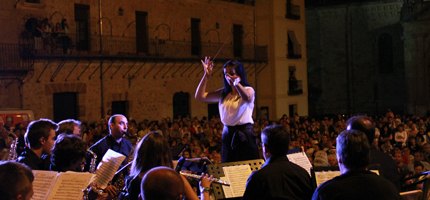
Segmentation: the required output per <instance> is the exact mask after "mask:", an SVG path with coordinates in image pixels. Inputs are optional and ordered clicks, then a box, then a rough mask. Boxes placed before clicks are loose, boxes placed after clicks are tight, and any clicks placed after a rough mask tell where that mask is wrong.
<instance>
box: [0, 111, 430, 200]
mask: <svg viewBox="0 0 430 200" xmlns="http://www.w3.org/2000/svg"><path fill="white" fill-rule="evenodd" d="M350 117H353V115H350V116H345V115H340V114H339V115H338V116H337V117H331V118H329V117H324V118H321V119H318V118H311V117H299V116H298V115H296V116H295V117H292V118H289V117H287V116H286V115H284V116H283V117H282V118H281V119H279V120H278V121H268V120H264V119H256V120H255V123H254V124H253V127H254V131H255V133H256V134H257V142H258V144H259V149H260V158H261V159H264V155H263V150H262V149H263V147H262V145H261V136H260V135H261V133H262V131H263V130H264V128H265V127H268V126H270V125H273V124H278V125H280V126H282V127H284V128H285V130H286V131H287V132H288V135H289V137H290V138H289V141H290V142H289V147H288V148H289V149H296V148H303V151H304V152H306V154H307V156H308V158H309V160H310V161H311V163H312V165H313V166H337V165H338V161H337V157H336V138H337V136H338V135H339V134H340V133H341V132H342V131H344V130H346V129H347V120H348V119H349V118H350ZM368 117H369V118H370V119H371V120H372V123H373V124H372V125H373V126H374V127H376V129H375V133H374V139H373V143H372V144H371V145H373V146H374V148H376V149H377V150H378V151H380V152H381V153H384V154H387V155H390V156H391V157H392V159H393V160H394V162H395V164H396V165H397V169H398V172H399V174H400V180H403V179H405V178H407V177H409V176H412V175H414V174H420V173H422V172H424V171H429V170H430V139H429V138H430V137H429V132H430V129H428V128H430V126H429V125H430V120H429V118H420V117H418V116H406V115H404V116H400V115H394V114H393V113H392V112H391V111H389V112H387V114H386V115H385V116H368ZM39 121H40V120H39ZM42 121H43V120H42ZM43 123H45V124H44V125H43V127H42V128H40V127H39V129H49V130H52V131H51V132H49V131H48V133H49V134H46V133H45V135H43V134H44V133H42V132H41V133H39V135H36V136H34V137H33V138H32V137H28V138H25V137H24V134H25V133H26V131H27V132H28V131H29V130H27V128H26V127H24V126H23V124H16V126H15V127H14V128H13V129H12V130H6V129H4V128H3V126H1V127H0V128H1V130H0V133H1V134H0V148H1V149H0V150H1V151H0V152H1V154H0V158H1V160H6V159H7V157H8V154H9V147H10V144H11V142H12V140H13V137H12V135H9V133H10V132H8V131H11V132H13V133H14V134H15V135H16V136H17V137H18V145H17V155H18V156H19V157H18V161H20V162H22V163H26V160H31V161H32V162H31V163H33V164H34V165H33V166H29V167H30V168H31V169H47V168H48V169H50V170H53V171H59V172H61V171H70V170H71V171H82V170H83V165H84V162H83V160H84V158H85V156H86V150H87V149H88V148H89V147H91V146H93V145H94V144H97V143H98V142H99V141H100V140H101V139H102V138H104V137H105V136H108V135H110V134H111V131H112V130H111V129H112V128H113V127H112V125H111V123H110V121H108V120H106V119H101V120H100V121H99V122H92V123H87V122H82V123H81V122H79V121H76V120H64V121H62V122H60V123H58V125H57V124H56V123H53V122H52V121H50V120H45V121H43ZM41 126H42V125H41ZM223 127H224V126H223V124H222V123H221V121H220V119H219V118H216V117H214V118H212V119H207V118H205V117H204V118H202V119H199V118H197V117H194V118H192V119H191V118H189V117H184V118H181V117H179V118H177V119H173V120H171V118H170V117H167V118H162V119H160V120H159V121H157V120H155V121H150V120H147V119H144V120H142V121H139V122H137V121H136V120H135V119H129V121H128V127H127V128H126V131H127V132H126V134H125V138H126V139H127V140H128V141H129V142H130V143H131V144H132V146H133V147H134V146H136V144H138V143H139V142H140V141H141V140H142V139H144V138H145V136H147V135H148V134H150V133H153V132H158V134H159V135H161V137H162V138H163V140H164V142H165V143H166V144H168V145H169V148H170V149H171V150H172V149H185V150H184V151H182V152H181V151H179V152H180V154H178V155H171V156H172V157H173V158H175V157H180V156H183V157H184V158H201V157H207V158H208V159H210V160H211V161H212V162H213V163H221V138H222V135H221V134H222V130H223ZM32 128H34V129H38V128H37V127H32ZM372 134H373V133H372ZM24 141H25V142H24ZM143 142H144V141H143ZM63 143H65V144H67V145H62V144H63ZM141 143H142V142H141ZM25 144H28V145H25ZM137 146H139V145H137ZM29 149H31V150H32V151H29ZM51 152H52V156H50V158H49V159H43V156H46V155H47V154H51ZM66 152H73V153H71V155H73V156H72V157H68V160H67V161H66V160H63V158H64V157H65V156H64V155H69V154H70V153H66ZM171 152H172V153H173V152H174V151H173V150H172V151H171ZM179 152H178V153H179ZM134 154H135V155H138V154H137V152H135V153H134ZM70 159H72V161H70ZM42 160H43V161H42ZM160 166H167V167H169V168H172V166H171V165H160ZM153 167H156V166H152V168H153ZM149 169H150V168H149ZM131 171H133V170H131ZM147 171H148V170H143V171H139V173H140V178H142V177H143V176H144V175H145V174H146V172H147ZM399 182H400V181H399ZM410 183H411V180H408V181H401V184H402V188H404V189H402V190H413V189H415V188H416V186H411V187H408V184H410ZM185 186H187V184H185ZM191 186H192V188H193V189H194V191H195V192H196V191H197V188H198V183H197V184H195V183H191ZM398 189H400V188H398ZM186 195H187V193H186V192H185V196H186Z"/></svg>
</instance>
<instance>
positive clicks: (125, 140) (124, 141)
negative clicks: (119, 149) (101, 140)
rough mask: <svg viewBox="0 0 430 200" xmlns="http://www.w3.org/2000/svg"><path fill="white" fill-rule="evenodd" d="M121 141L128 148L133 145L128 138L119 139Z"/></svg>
mask: <svg viewBox="0 0 430 200" xmlns="http://www.w3.org/2000/svg"><path fill="white" fill-rule="evenodd" d="M121 143H122V144H124V145H126V146H127V147H128V148H130V149H131V148H132V147H133V144H131V142H130V141H129V140H127V139H125V138H123V139H122V140H121Z"/></svg>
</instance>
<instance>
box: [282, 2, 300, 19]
mask: <svg viewBox="0 0 430 200" xmlns="http://www.w3.org/2000/svg"><path fill="white" fill-rule="evenodd" d="M286 13H287V14H285V18H287V19H293V20H300V6H298V5H294V4H291V3H287V5H286Z"/></svg>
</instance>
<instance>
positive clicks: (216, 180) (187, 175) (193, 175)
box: [179, 172, 230, 186]
mask: <svg viewBox="0 0 430 200" xmlns="http://www.w3.org/2000/svg"><path fill="white" fill-rule="evenodd" d="M179 173H180V174H181V175H183V176H185V177H189V178H193V179H197V180H200V179H201V178H202V176H200V175H196V174H190V173H184V172H179ZM214 179H215V181H214V183H219V184H221V185H225V186H230V183H228V182H227V181H223V180H220V179H217V178H214Z"/></svg>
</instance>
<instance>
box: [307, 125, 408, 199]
mask: <svg viewBox="0 0 430 200" xmlns="http://www.w3.org/2000/svg"><path fill="white" fill-rule="evenodd" d="M336 143H337V145H336V149H337V155H336V156H337V161H338V163H339V169H340V172H341V173H342V175H340V176H337V177H335V178H333V179H331V180H329V181H327V182H325V183H323V184H321V185H320V186H319V187H318V188H317V189H316V190H315V193H314V195H313V197H312V200H326V199H330V200H341V199H348V200H360V199H366V200H376V199H378V200H395V199H397V200H400V199H402V197H400V194H399V192H398V191H397V188H396V186H395V185H394V184H393V183H392V182H390V181H389V180H387V179H386V178H384V177H382V176H379V175H377V174H375V173H373V172H371V171H369V170H368V166H369V160H370V150H371V148H370V143H369V141H368V139H367V137H366V135H365V133H364V132H362V131H358V130H344V131H342V132H341V133H340V134H339V136H337V138H336Z"/></svg>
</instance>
